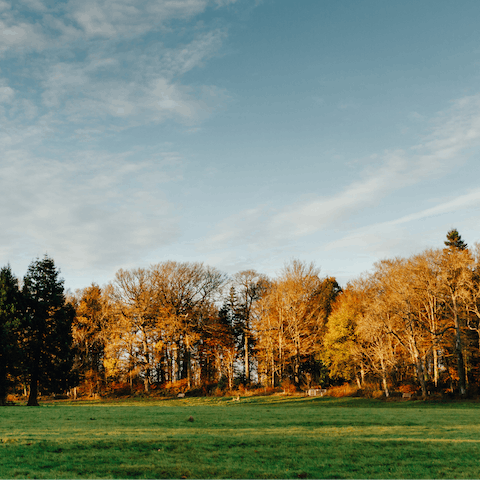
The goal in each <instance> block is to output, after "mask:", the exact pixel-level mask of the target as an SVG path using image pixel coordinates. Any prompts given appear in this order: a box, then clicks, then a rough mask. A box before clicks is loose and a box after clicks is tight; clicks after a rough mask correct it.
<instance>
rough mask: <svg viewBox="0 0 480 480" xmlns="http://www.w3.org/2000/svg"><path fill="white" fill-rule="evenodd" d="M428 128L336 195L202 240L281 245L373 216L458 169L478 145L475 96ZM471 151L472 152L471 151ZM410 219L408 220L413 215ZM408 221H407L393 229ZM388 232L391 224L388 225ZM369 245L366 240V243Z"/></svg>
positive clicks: (238, 217)
mask: <svg viewBox="0 0 480 480" xmlns="http://www.w3.org/2000/svg"><path fill="white" fill-rule="evenodd" d="M432 124H433V128H432V131H431V133H430V134H428V135H426V136H425V138H424V142H423V143H422V144H419V145H414V146H412V147H411V148H410V149H408V150H398V151H387V152H384V153H383V154H381V155H376V156H375V165H374V166H373V167H369V168H367V169H365V170H364V172H363V174H362V176H361V178H359V179H358V180H356V181H354V182H352V183H350V184H349V185H347V186H346V187H344V188H343V189H342V190H341V191H340V192H339V193H338V194H336V195H333V196H329V197H316V198H314V199H312V200H309V201H303V202H297V203H295V204H293V205H289V206H286V207H285V208H283V209H282V210H281V211H275V210H273V209H271V208H268V207H264V208H263V209H261V210H260V211H257V210H255V215H253V216H252V215H251V214H249V212H241V213H240V214H235V215H233V216H232V217H230V218H228V219H226V220H225V221H223V222H222V223H221V224H220V225H218V226H217V227H216V229H215V232H214V233H212V234H211V236H209V237H208V238H206V239H205V241H204V244H205V245H211V247H212V248H226V247H227V246H229V247H230V246H235V245H236V246H238V245H244V246H248V247H249V248H250V249H252V248H256V247H255V246H258V245H261V244H265V243H268V244H270V245H281V244H286V242H287V243H288V242H289V241H293V240H295V239H300V238H303V237H306V236H308V235H312V234H315V233H319V232H322V231H332V230H347V229H348V227H347V224H348V222H350V221H351V219H352V218H354V216H355V214H356V213H358V212H360V211H364V210H365V209H366V208H369V209H371V210H373V211H375V208H377V207H378V206H379V205H380V204H381V202H382V201H383V199H385V198H387V197H388V196H389V195H391V194H392V193H394V192H399V191H402V189H404V188H406V187H409V186H413V185H417V184H419V183H421V182H424V181H427V180H431V179H433V178H440V177H441V176H443V175H445V174H447V173H448V172H450V171H452V169H455V168H457V167H458V166H459V165H460V164H461V163H462V162H463V161H464V160H465V159H466V158H468V156H469V155H471V153H472V151H478V146H479V144H480V95H475V96H471V97H465V98H462V99H460V100H458V101H456V102H454V103H453V106H452V108H451V109H449V110H448V111H446V112H442V113H441V114H439V115H438V117H437V118H435V119H434V120H433V121H432ZM475 149H476V150H475ZM478 195H479V194H478V192H477V191H473V192H472V193H470V194H468V195H465V196H462V197H460V198H458V199H456V200H453V201H449V202H447V203H444V204H443V205H439V206H438V207H435V208H432V209H428V210H426V211H425V212H424V213H423V214H425V215H430V214H431V215H433V214H435V212H441V211H443V210H445V209H450V210H452V211H453V210H455V209H460V208H463V206H464V204H466V203H468V202H477V200H478ZM423 214H412V218H411V219H412V220H413V219H415V218H417V216H418V215H423ZM403 221H405V222H406V221H409V216H408V215H407V216H405V217H404V219H403V220H398V221H397V223H401V222H403ZM389 225H390V227H393V226H394V225H395V223H390V224H389ZM367 241H368V240H367Z"/></svg>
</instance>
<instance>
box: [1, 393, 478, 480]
mask: <svg viewBox="0 0 480 480" xmlns="http://www.w3.org/2000/svg"><path fill="white" fill-rule="evenodd" d="M190 417H192V418H193V421H190V420H192V419H190ZM189 419H190V420H189ZM15 477H18V478H79V477H81V478H182V477H183V478H434V477H435V478H478V477H480V404H479V403H477V402H459V403H426V402H421V401H408V402H391V403H390V402H382V401H374V400H366V399H360V398H344V399H333V398H304V397H281V396H271V397H247V398H242V399H241V400H240V401H239V402H236V401H232V399H231V398H216V397H209V398H190V399H188V398H187V399H173V400H119V401H92V402H80V401H77V402H56V403H44V404H42V405H41V406H40V407H38V408H34V407H23V406H15V407H4V408H1V409H0V478H15Z"/></svg>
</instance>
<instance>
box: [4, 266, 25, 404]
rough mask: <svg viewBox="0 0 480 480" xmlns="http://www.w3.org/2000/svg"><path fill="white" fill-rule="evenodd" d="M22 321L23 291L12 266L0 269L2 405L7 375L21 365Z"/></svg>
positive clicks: (5, 393) (5, 392)
mask: <svg viewBox="0 0 480 480" xmlns="http://www.w3.org/2000/svg"><path fill="white" fill-rule="evenodd" d="M20 321H21V293H20V290H19V288H18V280H17V279H16V278H15V277H14V275H13V274H12V271H11V269H10V266H6V267H3V268H2V269H1V270H0V405H5V404H6V397H7V386H8V381H7V375H9V374H10V375H12V374H13V372H15V371H16V370H17V369H18V367H19V366H20V365H19V364H20V348H19V343H18V329H19V327H20Z"/></svg>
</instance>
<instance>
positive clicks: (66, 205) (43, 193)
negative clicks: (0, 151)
mask: <svg viewBox="0 0 480 480" xmlns="http://www.w3.org/2000/svg"><path fill="white" fill-rule="evenodd" d="M139 153H141V152H128V153H126V154H123V155H120V156H118V155H117V156H114V155H111V154H103V155H101V154H99V153H98V152H88V151H83V152H79V153H77V154H75V155H70V156H69V157H67V158H62V159H61V160H56V159H48V158H42V157H38V156H36V157H34V156H32V155H31V154H29V153H28V152H26V151H22V150H10V151H7V152H5V153H4V155H3V159H2V164H3V166H2V176H1V178H0V188H1V190H2V192H3V193H2V194H3V196H4V202H2V205H1V206H0V214H1V216H2V220H3V221H4V222H5V224H8V226H9V228H8V229H3V230H2V233H1V234H0V237H1V239H2V241H1V242H0V243H1V244H2V245H4V246H3V247H2V249H1V256H2V258H4V259H11V258H12V257H14V256H15V255H18V252H19V250H21V251H23V252H24V253H25V252H32V251H35V250H36V253H37V254H40V255H41V254H43V253H44V252H45V251H47V250H48V251H49V252H52V253H53V254H54V255H55V257H58V261H59V262H62V263H66V264H69V265H70V266H71V268H74V269H78V270H81V269H83V268H88V269H91V270H92V271H98V270H101V269H104V268H112V266H114V267H118V266H119V265H122V263H127V262H129V261H131V260H132V259H137V260H138V259H141V258H142V256H144V255H145V254H146V252H150V251H151V249H152V248H158V247H159V246H162V245H166V244H168V243H170V242H172V241H174V240H175V239H176V238H177V235H178V233H179V231H178V224H177V219H176V216H175V211H174V209H173V206H172V205H171V204H170V203H169V202H168V200H167V199H166V195H165V193H162V192H163V191H164V187H165V186H166V185H167V184H168V182H172V181H176V180H178V179H181V169H182V166H181V159H180V158H179V157H178V155H176V154H175V153H174V152H166V153H164V154H159V155H156V156H154V157H151V156H150V157H149V156H148V155H147V156H146V157H145V158H144V160H138V157H139ZM144 156H145V155H144ZM42 250H43V251H42ZM56 259H57V258H56Z"/></svg>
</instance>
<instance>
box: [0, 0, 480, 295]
mask: <svg viewBox="0 0 480 480" xmlns="http://www.w3.org/2000/svg"><path fill="white" fill-rule="evenodd" d="M479 18H480V2H478V1H463V2H460V3H457V2H450V1H443V0H434V1H420V2H419V1H417V0H415V1H408V0H405V1H402V2H385V1H380V0H378V1H369V0H365V1H362V2H359V1H354V0H350V1H342V2H335V1H322V0H301V1H292V0H263V1H262V0H82V1H80V0H63V1H54V0H15V1H13V0H0V124H1V129H0V152H1V156H0V162H1V175H0V189H1V190H0V191H1V203H0V208H1V219H2V229H1V233H0V235H1V241H0V262H1V263H2V264H3V265H4V264H7V263H10V265H11V266H12V269H13V270H14V272H15V273H16V274H17V275H18V276H20V277H21V276H23V275H24V273H25V271H26V268H27V266H28V264H29V263H30V262H31V261H32V260H33V259H34V258H36V257H41V256H43V255H44V254H45V253H47V254H48V255H50V256H52V257H53V258H54V259H55V262H56V264H57V265H58V266H59V267H60V268H61V271H62V275H63V277H64V278H65V281H66V282H65V283H66V286H67V287H68V288H70V289H72V290H74V289H76V288H81V287H85V286H88V285H89V284H90V283H91V282H97V283H99V284H103V283H105V282H107V281H109V280H111V279H112V278H113V276H114V273H115V272H116V271H117V270H118V269H119V268H133V267H143V266H148V265H149V264H151V263H157V262H161V261H164V260H178V261H202V262H204V263H206V264H208V265H212V266H215V267H217V268H219V269H220V270H222V271H224V272H227V273H235V272H237V271H240V270H244V269H247V268H254V269H256V270H258V271H259V272H263V273H266V274H268V275H271V276H274V275H275V274H276V273H277V272H278V271H279V270H280V269H281V268H282V266H283V264H284V263H285V262H288V261H289V260H290V259H292V258H299V259H301V260H305V261H308V262H310V261H313V262H315V263H316V264H317V265H318V266H319V267H320V268H321V272H322V274H324V275H333V276H335V277H337V279H338V281H339V282H340V283H341V284H342V285H344V284H345V283H346V282H347V281H348V280H349V279H352V278H354V277H356V276H358V275H359V274H361V273H362V272H363V271H366V270H368V269H370V268H371V267H372V265H373V263H374V262H376V261H378V260H380V259H382V258H386V257H393V256H408V255H411V254H413V253H417V252H420V251H422V250H423V249H425V248H427V247H440V246H442V245H443V240H444V237H445V234H446V232H447V231H448V230H449V229H450V228H453V227H455V228H458V230H459V231H460V233H461V235H462V237H463V238H464V239H465V240H466V241H467V243H469V244H473V243H475V242H477V241H480V226H479V225H480V222H479V220H480V209H479V207H480V186H479V183H478V178H479V174H480V161H479V153H480V81H479V80H480V33H479V29H478V20H479Z"/></svg>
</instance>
